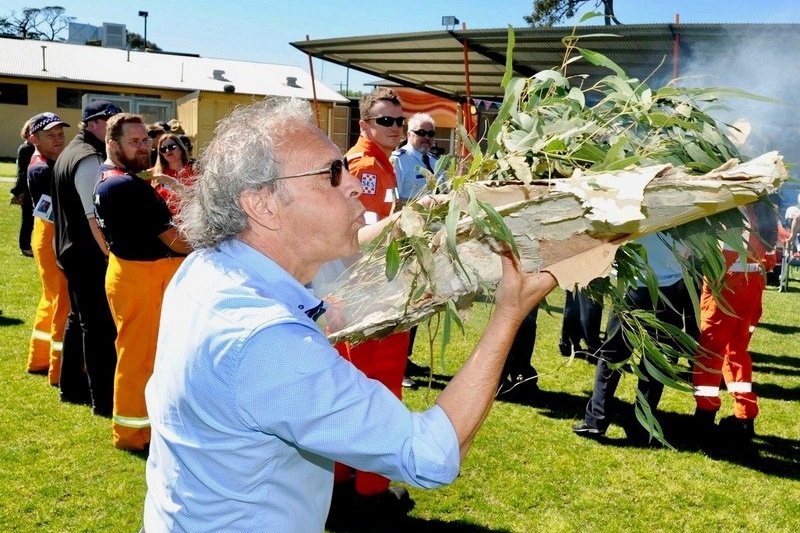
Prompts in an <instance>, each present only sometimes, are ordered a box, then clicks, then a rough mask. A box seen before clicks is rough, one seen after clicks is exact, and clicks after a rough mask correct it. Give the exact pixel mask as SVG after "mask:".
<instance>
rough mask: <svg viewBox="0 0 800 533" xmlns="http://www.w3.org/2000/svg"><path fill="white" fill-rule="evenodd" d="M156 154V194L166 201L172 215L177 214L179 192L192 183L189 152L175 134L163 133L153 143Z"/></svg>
mask: <svg viewBox="0 0 800 533" xmlns="http://www.w3.org/2000/svg"><path fill="white" fill-rule="evenodd" d="M155 148H156V152H157V154H158V156H157V159H156V164H155V165H154V166H153V178H154V187H155V189H156V192H158V194H160V195H161V197H162V198H164V200H166V201H167V205H168V206H169V210H170V211H171V212H172V215H173V216H175V215H177V214H178V207H179V203H180V195H181V192H182V191H183V190H184V189H185V188H186V187H189V186H191V185H192V183H193V182H194V167H193V166H192V163H191V161H190V160H189V150H188V149H187V148H186V146H185V145H184V144H183V141H181V139H180V135H178V134H177V133H165V134H163V135H161V136H160V137H159V138H158V139H156V142H155Z"/></svg>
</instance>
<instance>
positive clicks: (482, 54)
mask: <svg viewBox="0 0 800 533" xmlns="http://www.w3.org/2000/svg"><path fill="white" fill-rule="evenodd" d="M798 29H800V24H636V25H627V24H626V25H618V26H579V27H577V29H576V30H575V34H576V35H578V36H582V35H590V34H591V35H595V36H593V37H588V36H587V37H586V38H585V39H581V40H580V41H579V42H578V45H579V46H581V47H582V48H587V49H589V50H593V51H595V52H599V53H601V54H604V55H605V56H607V57H608V58H609V59H611V60H613V61H614V62H616V63H617V64H618V65H619V66H620V67H622V68H623V70H625V71H626V72H627V74H628V75H629V76H630V77H633V78H638V79H642V80H644V79H647V78H651V77H653V78H655V80H656V81H658V82H661V83H662V84H663V83H665V82H666V81H668V80H670V79H672V78H673V72H674V70H673V69H674V67H673V51H674V50H675V49H676V47H677V50H678V74H680V70H679V68H680V63H681V62H684V61H686V60H689V59H691V58H692V56H693V55H694V53H695V52H696V51H702V50H703V48H704V47H707V46H713V47H720V46H727V47H730V46H740V45H744V46H746V43H747V40H748V39H755V38H760V37H764V38H768V39H770V40H771V41H774V42H775V43H781V42H782V39H781V35H786V36H787V37H788V36H790V35H791V36H794V35H797V32H798ZM572 31H573V30H572V28H570V27H566V26H562V27H549V28H531V27H525V28H514V34H515V46H514V51H513V68H514V71H515V75H517V76H524V77H529V76H532V75H533V74H535V73H536V72H539V71H541V70H547V69H551V68H554V67H559V66H560V65H561V64H562V61H563V60H564V54H565V52H566V47H565V45H564V44H563V42H562V39H564V38H565V37H567V36H569V35H571V34H572ZM792 41H795V39H792ZM507 43H508V29H482V30H444V31H433V32H419V33H398V34H387V35H368V36H363V37H343V38H336V39H317V40H308V41H298V42H293V43H291V45H292V46H294V47H295V48H297V49H299V50H301V51H303V52H306V53H308V54H311V55H312V56H313V57H317V58H320V59H324V60H326V61H330V62H332V63H336V64H338V65H342V66H345V67H349V68H352V69H355V70H358V71H361V72H364V73H367V74H372V75H374V76H378V77H380V78H383V79H385V80H389V81H393V82H396V83H399V84H400V85H403V86H407V87H414V88H416V89H420V90H423V91H426V92H429V93H432V94H436V95H439V96H444V97H447V98H452V99H456V100H464V99H465V98H466V96H467V85H466V80H465V45H466V48H467V50H468V52H467V53H468V58H469V62H468V68H469V88H470V90H469V96H471V97H473V98H485V99H496V100H499V99H502V96H503V92H504V91H503V89H502V88H501V87H500V83H501V81H502V79H503V75H504V74H505V65H506V51H507ZM778 46H780V44H778ZM798 53H800V50H798ZM567 72H568V74H572V75H577V74H585V75H588V77H589V78H588V80H587V81H588V82H589V83H591V82H592V81H594V80H596V79H598V78H601V77H603V76H606V75H608V74H610V73H611V71H609V70H608V69H607V68H603V67H596V66H594V65H591V64H589V63H587V62H586V61H584V60H583V59H580V60H578V61H576V62H574V63H572V64H570V65H569V67H568V70H567Z"/></svg>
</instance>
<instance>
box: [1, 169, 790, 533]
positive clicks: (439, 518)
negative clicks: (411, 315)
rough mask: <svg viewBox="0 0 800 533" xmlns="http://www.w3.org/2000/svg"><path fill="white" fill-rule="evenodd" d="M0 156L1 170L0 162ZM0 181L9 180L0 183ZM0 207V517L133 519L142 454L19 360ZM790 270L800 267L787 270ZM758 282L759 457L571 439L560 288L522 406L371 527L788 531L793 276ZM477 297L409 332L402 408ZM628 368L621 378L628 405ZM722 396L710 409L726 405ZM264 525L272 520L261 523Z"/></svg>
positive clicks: (11, 263) (476, 320)
mask: <svg viewBox="0 0 800 533" xmlns="http://www.w3.org/2000/svg"><path fill="white" fill-rule="evenodd" d="M7 168H8V167H7V164H3V163H0V175H9V174H13V168H11V170H10V171H8V170H7ZM3 185H4V187H5V188H4V189H3V191H4V192H5V193H7V191H8V189H9V188H10V187H11V184H10V183H8V182H4V183H3ZM8 197H9V195H8V194H6V196H5V198H6V199H5V200H4V201H3V202H2V205H0V235H2V245H0V268H2V272H3V273H4V279H3V284H2V287H3V290H2V293H0V308H2V316H0V331H2V335H0V375H1V376H2V377H1V378H0V396H1V397H2V398H3V401H2V404H0V465H2V468H0V531H2V532H5V531H17V532H69V533H72V532H135V531H138V528H139V527H140V525H141V508H142V499H143V496H144V491H145V483H144V460H143V459H142V458H141V457H140V456H137V455H134V454H130V453H126V452H121V451H117V450H115V449H114V448H113V447H112V445H111V428H110V424H109V422H108V420H106V419H104V418H97V417H93V416H92V415H91V414H90V412H89V409H88V408H86V407H79V406H74V405H67V404H61V403H60V402H59V401H58V395H57V391H56V390H55V389H54V388H52V387H50V386H48V385H47V382H46V378H44V377H42V376H31V375H28V374H27V373H26V372H25V357H26V352H27V340H28V337H29V334H30V328H31V319H32V317H33V313H34V307H35V304H36V302H37V299H38V297H39V281H38V279H37V273H36V268H35V265H34V263H33V260H31V259H28V258H25V257H22V256H20V255H19V251H18V250H17V246H16V232H17V224H18V217H19V211H18V207H16V206H9V205H8V200H7V198H8ZM795 277H796V278H798V279H800V274H797V273H796V274H795ZM791 288H792V291H790V292H788V293H778V292H776V291H775V290H774V289H773V288H770V289H768V291H767V293H766V295H765V315H764V318H763V321H762V324H761V327H759V328H758V330H757V331H756V333H755V336H754V338H753V342H752V352H753V359H754V361H755V372H756V378H755V379H756V381H757V386H756V391H757V392H758V393H759V396H760V406H761V415H760V416H759V418H758V420H757V424H756V431H757V433H758V437H757V439H756V445H757V448H758V455H748V454H743V453H740V452H734V451H731V452H724V451H722V452H719V453H717V454H714V456H709V455H707V454H705V453H702V452H700V451H697V450H696V449H693V448H692V447H691V446H689V445H688V444H687V443H686V441H685V439H683V440H682V439H680V438H676V439H675V440H674V441H673V444H675V446H676V448H677V449H676V450H674V451H673V450H669V449H650V448H641V447H631V446H627V445H626V443H625V440H624V432H623V430H622V428H621V427H620V426H619V425H618V424H614V425H612V426H611V428H610V430H609V432H608V438H607V439H606V440H605V441H604V442H602V443H599V442H595V441H592V440H585V439H581V438H579V437H576V436H574V435H573V434H572V432H571V431H570V428H571V426H572V425H573V424H574V423H575V422H576V421H577V420H578V419H579V418H580V417H581V415H582V411H583V407H584V405H585V403H586V399H587V397H588V394H589V390H590V387H591V383H592V376H593V367H592V366H590V365H588V364H587V363H586V362H584V361H582V360H573V361H570V360H568V359H565V358H563V357H561V356H559V355H558V350H557V347H556V343H557V341H558V335H559V328H560V323H561V313H560V308H561V305H562V302H563V294H562V293H561V292H560V291H557V292H556V293H554V294H553V295H552V296H551V297H550V298H549V299H548V301H549V304H550V305H551V307H552V309H551V312H550V313H548V312H541V313H540V315H539V317H540V318H539V323H538V325H539V335H538V342H537V345H536V352H535V356H534V363H535V365H536V367H537V369H538V370H539V372H540V380H539V383H540V386H541V388H542V393H541V394H540V395H539V396H537V397H535V398H532V399H531V400H530V401H529V402H527V404H517V403H507V402H498V403H497V404H496V405H495V407H494V409H493V411H492V413H491V414H490V416H489V418H488V420H487V422H486V424H485V426H484V428H483V429H482V430H481V432H480V434H479V435H478V437H477V439H476V441H475V443H474V445H473V447H472V451H471V453H470V455H469V457H468V458H467V461H466V464H465V465H464V467H463V471H462V474H461V477H460V478H459V479H458V480H457V481H456V482H455V483H454V484H453V485H452V486H450V487H446V488H443V489H439V490H433V491H424V490H418V489H411V495H412V497H413V498H414V499H415V500H416V508H415V509H414V511H413V512H412V514H411V520H410V522H409V523H407V524H405V525H404V526H402V527H400V526H395V525H393V524H387V527H386V528H384V529H381V531H410V532H417V531H422V532H446V533H454V532H470V533H490V532H496V533H503V532H519V533H529V532H538V531H547V532H576V533H577V532H623V531H624V532H642V533H650V532H670V533H672V532H684V531H685V532H726V533H730V532H742V533H744V532H787V533H788V532H796V531H800V422H799V421H798V420H799V419H800V406H799V405H798V400H800V342H798V340H800V336H798V331H800V308H799V307H800V305H799V304H800V283H798V282H797V281H795V282H792V286H791ZM486 313H487V308H486V306H485V305H478V306H477V307H476V308H475V309H474V310H473V311H472V312H471V314H470V317H469V320H468V332H467V340H466V341H463V342H457V343H454V344H453V345H452V346H451V348H450V350H449V352H448V354H447V357H446V364H445V365H444V366H442V364H441V361H440V360H439V358H438V356H435V357H430V356H428V355H427V354H426V352H425V350H424V348H425V343H426V342H427V341H426V338H427V337H426V334H425V332H424V331H423V329H424V328H421V330H420V335H419V337H418V344H417V348H418V351H417V355H416V356H415V360H416V361H417V362H423V363H424V362H432V363H433V365H434V372H435V373H436V375H437V379H435V380H434V381H433V383H432V386H431V388H430V389H429V388H420V389H419V390H416V391H412V392H409V393H407V395H406V401H407V402H408V404H409V405H410V406H412V407H413V408H423V407H425V406H428V405H430V404H431V403H432V401H433V400H434V398H435V396H436V393H437V390H438V388H440V387H441V386H443V385H444V384H445V383H446V379H447V377H448V376H450V375H452V373H453V372H454V370H455V369H456V367H457V365H458V363H459V362H460V361H461V360H462V359H463V358H464V356H465V355H466V353H467V352H468V350H469V348H470V347H471V345H472V344H474V342H475V339H476V337H477V336H478V335H479V334H480V331H481V329H482V327H483V324H484V323H485V320H486ZM634 387H635V379H634V378H633V377H632V376H631V375H630V374H628V375H626V376H625V377H624V378H623V381H622V383H621V385H620V390H619V398H620V408H623V409H624V408H629V407H630V404H631V401H632V398H633V390H634ZM693 405H694V404H693V400H692V398H691V396H689V395H687V394H685V393H679V392H677V391H674V390H667V391H666V393H665V395H664V399H663V401H662V404H661V406H662V409H663V411H664V413H663V416H662V417H661V420H662V421H663V423H664V426H665V430H666V432H667V436H668V438H669V436H670V435H671V434H672V435H675V434H676V432H677V431H678V430H679V429H680V428H681V427H682V426H684V425H685V424H686V423H687V421H688V420H689V417H690V413H691V412H692V411H693V408H694V407H693ZM730 409H731V404H730V400H729V399H728V398H725V402H724V404H723V410H724V413H725V414H729V413H730ZM265 527H266V530H267V531H269V525H268V524H266V525H265Z"/></svg>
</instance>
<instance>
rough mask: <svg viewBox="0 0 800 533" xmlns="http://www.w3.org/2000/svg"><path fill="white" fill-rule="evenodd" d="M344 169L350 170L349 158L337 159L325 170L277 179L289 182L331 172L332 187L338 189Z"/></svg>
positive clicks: (310, 171)
mask: <svg viewBox="0 0 800 533" xmlns="http://www.w3.org/2000/svg"><path fill="white" fill-rule="evenodd" d="M342 169H344V170H350V166H349V163H348V162H347V158H346V157H343V158H342V159H337V160H336V161H334V162H332V163H331V164H330V165H329V166H327V167H325V168H320V169H317V170H309V171H308V172H303V173H302V174H292V175H291V176H281V177H280V178H275V179H276V180H288V179H289V178H302V177H303V176H316V175H317V174H325V173H326V172H330V180H331V187H338V186H339V185H340V184H341V183H342Z"/></svg>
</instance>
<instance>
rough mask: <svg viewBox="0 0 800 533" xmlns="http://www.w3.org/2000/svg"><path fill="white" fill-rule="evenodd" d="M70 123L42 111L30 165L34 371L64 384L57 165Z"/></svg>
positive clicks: (65, 297) (65, 308)
mask: <svg viewBox="0 0 800 533" xmlns="http://www.w3.org/2000/svg"><path fill="white" fill-rule="evenodd" d="M65 126H66V127H69V124H67V123H66V122H64V121H63V120H61V118H60V117H59V116H58V115H56V114H55V113H40V114H38V115H36V116H34V117H33V118H31V120H30V142H31V143H32V144H33V146H34V147H35V149H36V150H35V152H34V154H33V157H32V158H31V162H30V164H29V165H28V190H30V193H31V200H32V201H33V206H34V221H33V235H32V238H31V242H32V249H33V257H34V259H35V260H36V266H37V267H38V269H39V277H40V278H41V279H42V297H41V298H40V299H39V305H38V306H37V308H36V316H35V318H34V321H33V333H32V334H31V342H30V351H29V354H28V372H31V373H33V374H39V373H42V374H44V373H46V374H48V377H49V380H50V384H51V385H54V386H58V379H59V376H60V374H61V346H62V343H63V340H64V328H65V326H66V324H67V315H69V292H67V280H66V278H65V277H64V272H63V271H62V270H61V269H60V268H59V267H58V264H57V263H56V253H55V248H54V246H53V241H54V239H55V235H56V228H55V224H54V223H53V207H52V203H53V200H52V198H51V192H50V191H51V188H52V184H53V166H54V165H55V164H56V159H57V158H58V156H59V154H61V152H63V151H64V146H65V145H66V143H65V141H64V127H65Z"/></svg>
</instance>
